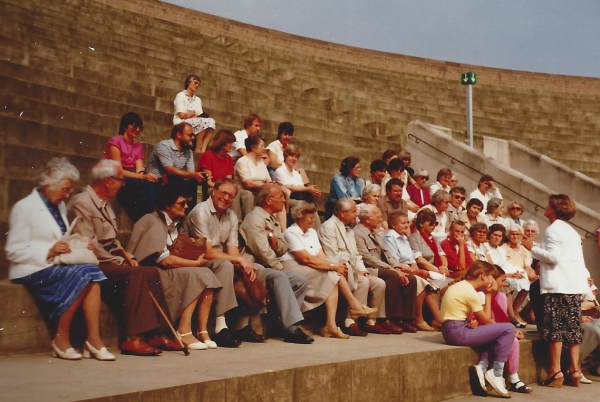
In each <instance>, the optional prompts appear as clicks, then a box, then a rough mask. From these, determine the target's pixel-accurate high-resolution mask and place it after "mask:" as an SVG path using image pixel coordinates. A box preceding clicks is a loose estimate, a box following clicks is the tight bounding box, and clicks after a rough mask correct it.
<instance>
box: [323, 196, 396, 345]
mask: <svg viewBox="0 0 600 402" xmlns="http://www.w3.org/2000/svg"><path fill="white" fill-rule="evenodd" d="M357 217H358V213H357V211H356V203H355V202H354V200H352V199H350V198H341V199H339V200H338V201H337V202H336V203H335V206H334V208H333V215H332V216H331V218H329V219H328V220H327V221H325V222H324V223H323V225H322V226H321V227H320V228H319V231H318V235H319V240H320V241H321V245H322V246H323V251H324V252H325V254H326V255H327V256H328V257H330V258H338V260H340V261H345V262H346V263H347V264H348V267H349V268H348V284H349V285H350V288H351V289H352V290H353V294H354V297H356V298H357V299H358V301H360V302H361V303H362V304H364V305H366V304H367V300H368V298H369V297H368V296H369V291H371V304H370V307H374V308H377V310H378V312H377V314H376V315H374V314H371V315H369V318H368V320H367V325H368V326H369V328H370V329H372V330H373V332H377V331H378V330H379V328H380V326H376V325H375V323H376V322H375V318H376V317H378V318H383V317H385V282H384V281H383V279H381V278H377V277H375V276H372V275H370V274H369V271H367V268H366V267H365V264H364V262H363V259H362V256H361V255H360V253H359V252H358V249H357V248H356V240H355V238H354V232H353V231H352V229H351V228H350V225H352V224H354V223H355V222H356V218H357ZM342 331H343V332H344V333H346V334H348V335H354V336H367V333H366V332H365V331H363V330H362V329H361V328H360V327H359V326H358V325H357V324H356V322H355V321H354V319H353V318H351V317H350V313H349V312H348V315H347V318H346V321H345V322H344V327H343V328H342Z"/></svg>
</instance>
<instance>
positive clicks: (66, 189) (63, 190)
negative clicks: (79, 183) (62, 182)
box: [58, 187, 73, 195]
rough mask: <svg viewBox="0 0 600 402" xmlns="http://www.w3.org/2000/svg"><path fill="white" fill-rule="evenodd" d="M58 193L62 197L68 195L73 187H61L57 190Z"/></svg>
mask: <svg viewBox="0 0 600 402" xmlns="http://www.w3.org/2000/svg"><path fill="white" fill-rule="evenodd" d="M58 191H60V192H61V194H64V195H69V194H71V193H72V192H73V187H63V188H59V189H58Z"/></svg>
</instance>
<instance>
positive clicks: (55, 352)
mask: <svg viewBox="0 0 600 402" xmlns="http://www.w3.org/2000/svg"><path fill="white" fill-rule="evenodd" d="M52 357H59V358H61V359H65V360H81V358H82V356H81V354H80V353H77V352H76V351H75V349H73V348H69V349H67V350H65V351H64V352H63V351H62V350H60V349H59V348H58V346H56V344H55V343H54V341H52Z"/></svg>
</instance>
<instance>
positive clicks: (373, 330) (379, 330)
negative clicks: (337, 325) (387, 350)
mask: <svg viewBox="0 0 600 402" xmlns="http://www.w3.org/2000/svg"><path fill="white" fill-rule="evenodd" d="M362 329H363V331H365V332H368V333H369V334H381V335H389V334H391V333H392V332H391V331H388V330H387V329H385V328H384V327H383V326H382V325H381V322H379V321H376V322H375V324H373V325H369V324H367V323H365V324H364V325H363V326H362Z"/></svg>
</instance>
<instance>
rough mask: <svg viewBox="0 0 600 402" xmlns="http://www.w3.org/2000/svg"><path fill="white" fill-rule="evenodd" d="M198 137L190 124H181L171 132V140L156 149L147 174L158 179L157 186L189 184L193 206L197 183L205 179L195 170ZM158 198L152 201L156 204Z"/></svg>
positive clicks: (188, 188)
mask: <svg viewBox="0 0 600 402" xmlns="http://www.w3.org/2000/svg"><path fill="white" fill-rule="evenodd" d="M195 137H196V135H195V134H194V131H193V130H192V126H191V125H190V124H189V123H179V124H176V125H174V126H173V129H172V130H171V139H170V140H163V141H160V142H159V143H158V144H156V146H155V147H154V150H153V151H152V155H150V159H148V166H146V172H147V173H152V174H153V175H154V176H156V177H157V178H158V183H157V186H160V185H161V184H164V182H165V181H166V180H169V181H181V182H183V183H186V184H187V193H186V196H187V197H192V204H193V205H190V206H192V207H193V206H194V205H195V204H196V188H197V183H202V182H203V181H204V180H205V179H204V176H203V175H202V173H200V172H196V169H195V168H194V152H193V147H194V138H195ZM155 201H156V196H154V198H153V199H152V202H153V203H154V202H155Z"/></svg>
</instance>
